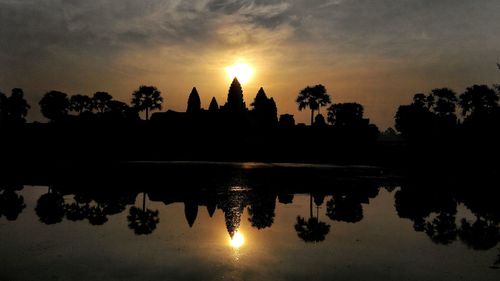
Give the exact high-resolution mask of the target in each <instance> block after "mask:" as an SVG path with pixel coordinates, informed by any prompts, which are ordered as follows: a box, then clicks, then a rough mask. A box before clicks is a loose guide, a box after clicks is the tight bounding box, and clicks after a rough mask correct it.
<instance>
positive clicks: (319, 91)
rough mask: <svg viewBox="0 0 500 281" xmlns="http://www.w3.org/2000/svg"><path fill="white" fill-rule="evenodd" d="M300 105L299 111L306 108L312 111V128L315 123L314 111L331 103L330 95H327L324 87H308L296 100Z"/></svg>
mask: <svg viewBox="0 0 500 281" xmlns="http://www.w3.org/2000/svg"><path fill="white" fill-rule="evenodd" d="M296 102H297V104H298V105H299V110H300V111H302V110H303V109H305V108H309V109H310V110H311V126H312V125H313V123H314V111H315V110H318V111H319V109H320V107H321V106H325V105H327V104H329V103H331V99H330V95H328V94H327V92H326V88H325V86H323V85H321V84H320V85H316V86H314V87H310V86H307V87H305V88H304V89H302V90H301V91H300V92H299V95H298V97H297V100H296Z"/></svg>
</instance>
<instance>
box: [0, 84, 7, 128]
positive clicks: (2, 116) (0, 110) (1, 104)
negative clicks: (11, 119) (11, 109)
mask: <svg viewBox="0 0 500 281" xmlns="http://www.w3.org/2000/svg"><path fill="white" fill-rule="evenodd" d="M6 120H7V96H6V95H5V94H4V93H2V92H0V126H2V125H3V124H4V123H5V121H6Z"/></svg>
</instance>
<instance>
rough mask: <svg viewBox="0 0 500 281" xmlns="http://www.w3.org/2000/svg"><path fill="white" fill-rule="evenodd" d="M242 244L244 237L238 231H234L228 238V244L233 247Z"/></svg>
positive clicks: (236, 247)
mask: <svg viewBox="0 0 500 281" xmlns="http://www.w3.org/2000/svg"><path fill="white" fill-rule="evenodd" d="M243 244H245V237H244V236H243V234H241V232H239V231H236V232H235V233H234V235H233V238H230V239H229V245H231V247H233V248H235V249H239V248H240V247H241V246H243Z"/></svg>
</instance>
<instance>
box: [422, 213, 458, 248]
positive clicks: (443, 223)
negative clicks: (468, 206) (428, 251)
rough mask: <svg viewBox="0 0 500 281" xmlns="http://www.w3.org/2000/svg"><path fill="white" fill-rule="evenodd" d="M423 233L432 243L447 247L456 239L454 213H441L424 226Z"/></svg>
mask: <svg viewBox="0 0 500 281" xmlns="http://www.w3.org/2000/svg"><path fill="white" fill-rule="evenodd" d="M424 231H425V233H426V234H427V236H429V238H431V240H432V241H433V242H434V243H437V244H443V245H447V244H450V243H451V242H453V241H455V240H456V239H457V225H456V223H455V213H452V212H441V213H439V215H437V216H436V218H434V219H433V220H432V222H427V223H426V224H425V226H424Z"/></svg>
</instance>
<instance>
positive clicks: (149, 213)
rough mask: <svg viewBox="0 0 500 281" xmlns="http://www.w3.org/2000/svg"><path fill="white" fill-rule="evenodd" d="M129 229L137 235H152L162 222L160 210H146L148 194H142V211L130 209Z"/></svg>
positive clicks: (134, 208)
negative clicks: (159, 214)
mask: <svg viewBox="0 0 500 281" xmlns="http://www.w3.org/2000/svg"><path fill="white" fill-rule="evenodd" d="M127 220H128V222H129V223H128V227H129V228H130V229H132V230H134V233H135V234H137V235H144V234H151V233H152V232H153V231H154V230H155V229H156V225H157V224H158V223H159V222H160V219H159V217H158V210H155V211H153V210H150V209H146V192H143V193H142V209H141V208H137V207H135V206H132V207H130V213H129V215H128V216H127Z"/></svg>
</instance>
